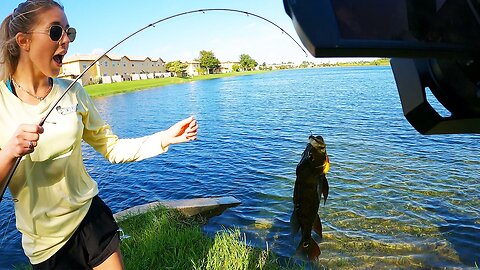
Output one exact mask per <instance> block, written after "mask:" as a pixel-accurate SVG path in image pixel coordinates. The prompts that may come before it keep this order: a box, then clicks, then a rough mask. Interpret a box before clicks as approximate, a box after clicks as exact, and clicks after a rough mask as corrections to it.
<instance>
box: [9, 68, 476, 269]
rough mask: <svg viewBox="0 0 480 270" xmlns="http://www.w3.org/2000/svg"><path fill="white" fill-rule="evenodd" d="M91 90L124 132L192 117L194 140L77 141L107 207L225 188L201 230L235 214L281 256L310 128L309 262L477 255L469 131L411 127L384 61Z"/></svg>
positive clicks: (425, 262) (359, 263)
mask: <svg viewBox="0 0 480 270" xmlns="http://www.w3.org/2000/svg"><path fill="white" fill-rule="evenodd" d="M95 103H96V105H97V107H98V109H99V111H100V113H101V114H102V116H103V117H104V119H105V120H106V121H107V122H109V123H110V124H111V125H112V126H113V128H114V131H115V132H116V133H117V134H118V135H119V136H121V137H124V138H127V137H136V136H141V135H147V134H151V133H153V132H156V131H158V130H162V129H165V128H167V127H169V126H170V125H171V124H173V123H175V122H176V121H177V120H180V119H183V118H185V117H188V116H189V115H195V117H196V118H197V119H198V122H199V125H200V133H199V137H198V140H197V141H195V142H192V143H187V144H182V145H175V146H173V147H171V149H170V150H169V152H167V153H166V154H164V155H160V156H158V157H155V158H151V159H148V160H144V161H141V162H137V163H130V164H117V165H111V164H109V163H108V162H106V161H105V160H104V159H103V158H102V157H101V156H100V155H99V154H97V153H95V152H94V151H93V150H92V149H91V148H90V147H89V146H87V145H85V146H84V150H85V151H84V159H85V163H86V166H87V169H88V171H89V172H90V174H91V175H92V177H93V178H94V179H96V180H97V181H98V183H99V188H100V196H101V197H102V198H103V199H104V200H105V201H106V202H107V204H108V205H109V206H110V207H111V208H112V210H113V211H114V212H117V211H121V210H123V209H126V208H129V207H132V206H135V205H139V204H144V203H148V202H152V201H155V200H167V199H186V198H196V197H208V196H234V197H236V198H237V199H239V200H241V201H242V204H241V205H240V206H237V207H235V208H231V209H228V210H227V211H225V212H224V213H223V214H222V215H221V216H217V217H214V218H212V219H211V220H210V221H209V223H208V224H207V225H206V226H205V227H204V231H205V232H206V233H208V234H210V235H213V234H214V233H215V232H216V231H218V230H222V228H224V227H226V228H232V227H237V228H240V230H241V231H242V233H245V235H246V238H247V241H248V242H249V243H250V244H251V245H254V246H258V247H261V248H265V247H266V245H267V244H266V243H267V242H268V247H269V248H270V249H272V250H273V251H274V252H276V253H277V254H279V255H280V256H283V257H287V258H288V257H291V256H292V255H293V254H294V253H295V249H296V247H297V245H298V243H299V241H300V237H299V235H298V236H296V237H294V238H292V237H291V234H290V225H289V220H290V215H291V211H292V194H293V186H294V183H295V167H296V165H297V163H298V162H299V160H300V157H301V154H302V152H303V150H304V149H305V146H306V143H307V139H308V136H309V135H310V134H314V135H322V136H323V138H324V139H325V142H326V144H327V152H328V154H329V157H330V162H331V169H330V172H329V173H328V175H327V178H328V179H329V183H330V195H329V198H328V200H327V203H326V204H325V205H323V204H322V205H321V206H320V210H319V212H320V217H321V219H322V222H323V226H324V238H323V241H322V242H321V243H320V248H321V250H322V255H321V257H320V260H319V263H318V265H319V266H320V265H323V266H326V267H330V268H343V267H345V268H353V267H360V268H370V267H373V268H437V267H438V268H443V267H447V268H448V267H460V268H467V267H475V262H476V263H477V264H480V254H479V252H478V250H480V215H479V214H480V196H479V195H478V192H479V191H480V182H479V181H480V157H479V155H478V149H479V146H480V142H479V138H480V137H479V136H478V135H463V134H462V135H434V136H422V135H420V134H418V133H417V132H416V131H415V130H414V129H413V128H412V127H411V126H410V125H409V124H408V122H407V121H406V120H405V118H404V116H403V114H402V109H401V105H400V100H399V98H398V93H397V89H396V86H395V82H394V78H393V74H392V72H391V69H390V68H389V67H352V68H323V69H305V70H285V71H276V72H270V73H267V74H259V75H250V76H241V77H229V78H222V79H215V80H208V81H197V82H192V83H188V84H182V85H172V86H167V87H162V88H157V89H151V90H145V91H140V92H135V93H130V94H124V95H118V96H112V97H107V98H99V99H96V100H95ZM436 106H438V105H436ZM8 196H9V195H7V197H8ZM6 201H7V200H6ZM11 208H12V204H11V202H5V203H2V205H1V206H0V211H1V212H2V216H1V217H0V225H1V228H2V229H0V261H1V263H0V269H3V268H2V267H5V269H9V268H10V265H12V264H14V263H18V262H22V261H23V262H24V261H26V258H25V257H24V255H23V252H22V250H21V247H20V236H19V235H18V233H17V232H15V227H14V219H12V220H11V221H10V216H11V215H10V213H11V211H12V209H11ZM9 221H10V222H9ZM5 228H6V229H5ZM127 234H128V232H127ZM315 239H316V240H319V238H318V237H316V238H315Z"/></svg>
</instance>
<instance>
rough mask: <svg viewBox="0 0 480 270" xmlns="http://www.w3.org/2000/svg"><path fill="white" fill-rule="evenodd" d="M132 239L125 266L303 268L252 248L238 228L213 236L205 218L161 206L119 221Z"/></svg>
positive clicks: (127, 245) (125, 251) (210, 269)
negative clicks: (203, 228)
mask: <svg viewBox="0 0 480 270" xmlns="http://www.w3.org/2000/svg"><path fill="white" fill-rule="evenodd" d="M119 224H120V226H121V227H122V229H123V231H124V232H125V234H127V235H129V236H130V238H127V239H125V240H123V242H122V245H121V249H122V254H123V257H124V262H125V267H126V269H129V270H130V269H195V270H200V269H207V270H216V269H238V270H248V269H302V268H301V266H295V265H294V264H293V263H289V262H286V263H282V264H280V263H279V261H278V259H277V258H276V257H275V255H274V254H273V253H271V252H270V251H268V250H260V249H255V248H252V247H249V246H248V245H247V243H246V239H245V237H244V236H242V235H241V233H240V230H238V229H233V230H232V229H225V230H223V231H221V232H218V233H217V234H216V236H215V237H214V238H211V237H208V236H206V235H205V234H204V233H203V232H202V231H201V225H202V224H204V220H201V219H194V218H186V217H184V216H183V215H182V214H181V213H179V212H177V211H175V210H171V209H166V208H163V207H160V208H158V209H155V210H153V211H150V212H148V213H145V214H142V215H138V216H131V217H127V218H126V219H123V220H122V221H120V222H119Z"/></svg>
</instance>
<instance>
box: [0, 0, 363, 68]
mask: <svg viewBox="0 0 480 270" xmlns="http://www.w3.org/2000/svg"><path fill="white" fill-rule="evenodd" d="M0 1H1V3H2V4H1V6H0V15H1V16H2V18H4V17H6V16H7V15H9V14H11V12H12V11H13V9H14V8H15V7H16V6H17V5H18V4H19V3H20V2H22V1H16V0H0ZM59 2H60V3H61V4H62V5H63V6H64V8H65V13H66V15H67V18H68V21H69V23H70V25H71V26H72V27H75V28H76V29H77V39H76V40H75V42H73V43H71V44H70V48H69V52H68V55H70V56H72V55H74V54H93V53H95V54H97V53H103V52H105V51H106V50H108V49H109V48H110V47H112V46H113V45H114V44H115V43H117V42H118V41H120V40H121V39H123V38H125V37H126V36H128V35H129V34H131V33H133V32H135V31H137V30H138V29H140V28H142V27H144V26H146V25H148V24H150V23H153V22H155V21H158V20H160V19H162V18H165V17H168V16H172V15H174V14H177V13H181V12H186V11H191V10H197V9H205V8H229V9H239V10H243V11H248V12H250V13H254V14H256V15H259V16H262V17H265V18H266V19H268V20H270V21H273V22H274V23H275V24H277V25H279V26H280V27H281V28H283V29H284V30H285V31H286V32H287V33H289V34H290V35H291V36H292V37H294V39H295V40H296V41H297V42H298V43H300V44H301V45H302V47H303V44H302V43H301V41H300V39H299V38H298V35H297V33H296V32H295V29H294V27H293V23H292V21H291V19H290V17H288V15H287V14H286V13H285V10H284V7H283V1H282V0H196V1H195V0H175V1H172V0H169V1H167V0H138V1H132V0H82V1H79V0H61V1H59ZM201 50H207V51H212V52H213V53H214V55H215V56H216V57H217V58H218V59H219V60H220V61H238V60H239V58H240V55H241V54H248V55H250V56H251V57H252V58H253V59H255V60H256V61H257V62H258V63H263V62H266V63H267V64H273V63H282V62H289V61H292V62H295V63H301V62H302V61H311V62H315V63H320V62H336V61H351V60H354V59H347V58H344V59H338V58H334V59H332V58H329V59H319V58H314V57H312V56H311V55H310V54H309V53H308V52H307V54H305V52H304V51H302V50H301V49H300V48H299V47H298V45H297V44H295V42H294V41H293V40H291V39H290V38H289V37H288V36H287V35H286V34H284V33H282V31H281V30H280V29H278V28H276V27H275V26H273V25H272V24H269V23H268V22H266V21H264V20H261V19H258V18H256V17H254V16H247V15H245V14H240V13H232V12H217V11H215V12H206V13H195V14H189V15H185V16H181V17H176V18H173V19H171V20H167V21H165V22H161V23H159V24H157V25H156V26H155V27H150V28H148V29H146V30H145V31H143V32H141V33H140V34H138V35H136V36H134V37H132V38H131V39H129V40H127V41H126V42H124V43H122V44H121V45H120V46H119V47H117V48H115V49H114V50H113V51H112V53H113V54H115V55H120V56H122V55H129V56H141V57H147V56H148V57H152V58H158V57H160V58H162V59H163V60H164V61H166V62H169V61H175V60H181V61H190V60H193V59H195V58H198V56H199V52H200V51H201ZM305 51H306V49H305Z"/></svg>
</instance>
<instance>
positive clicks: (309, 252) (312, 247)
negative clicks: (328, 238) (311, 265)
mask: <svg viewBox="0 0 480 270" xmlns="http://www.w3.org/2000/svg"><path fill="white" fill-rule="evenodd" d="M321 253H322V252H321V251H320V247H319V246H318V244H317V242H315V240H313V238H311V237H310V238H309V239H307V240H305V241H303V239H302V241H301V242H300V244H299V245H298V247H297V251H296V254H297V255H300V256H302V257H306V258H308V259H309V260H312V261H313V260H316V259H317V258H318V256H320V254H321Z"/></svg>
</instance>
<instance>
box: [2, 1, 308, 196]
mask: <svg viewBox="0 0 480 270" xmlns="http://www.w3.org/2000/svg"><path fill="white" fill-rule="evenodd" d="M210 11H225V12H234V13H243V14H245V15H247V16H253V17H256V18H259V19H262V20H264V21H266V22H268V23H270V24H272V25H273V26H275V27H277V28H278V29H280V30H281V31H282V33H285V34H287V36H288V37H289V38H290V39H292V40H293V41H294V42H295V43H296V44H297V45H298V47H299V48H300V49H301V50H302V51H303V52H304V53H305V56H308V54H307V52H306V51H305V50H304V49H303V47H302V46H301V45H300V44H299V43H298V42H297V41H296V40H295V39H294V38H293V37H292V36H291V35H290V34H289V33H287V31H285V30H283V28H281V27H280V26H278V25H277V24H276V23H274V22H272V21H270V20H269V19H267V18H264V17H262V16H260V15H257V14H254V13H251V12H248V11H243V10H239V9H230V8H207V9H197V10H190V11H186V12H181V13H177V14H175V15H172V16H168V17H165V18H163V19H160V20H158V21H155V22H153V23H150V24H148V25H146V26H144V27H142V28H140V29H139V30H137V31H135V32H133V33H132V34H130V35H128V36H127V37H125V38H124V39H122V40H120V41H119V42H118V43H116V44H115V45H113V46H112V47H111V48H110V49H108V50H107V51H106V52H104V53H103V54H102V55H100V56H99V57H98V58H97V59H96V60H95V61H93V62H92V63H91V64H90V65H89V66H88V67H87V68H86V69H85V70H84V71H83V72H82V73H80V75H78V76H77V78H75V80H73V81H72V82H71V83H70V84H69V85H68V87H67V88H66V89H65V91H64V93H63V94H62V95H61V96H60V97H59V98H58V99H57V100H56V101H55V103H54V104H53V106H52V107H51V108H50V109H49V110H48V112H47V114H46V115H45V117H44V118H43V119H42V120H41V121H40V123H39V124H38V125H39V126H43V124H44V123H45V121H46V119H47V117H48V116H49V115H50V113H51V112H52V111H53V110H54V108H55V107H56V106H57V105H58V103H59V102H60V101H61V100H62V98H63V97H64V96H65V95H66V94H67V93H68V91H69V90H70V89H71V88H72V87H73V86H74V85H75V84H76V83H77V82H78V80H79V79H80V78H82V77H83V75H84V74H85V73H86V72H87V71H88V70H89V69H90V68H91V67H93V66H94V65H95V64H96V63H97V62H98V61H99V60H100V59H101V58H102V57H104V56H105V55H107V53H109V52H111V51H112V50H113V49H115V48H116V47H117V46H118V45H120V44H122V43H123V42H124V41H126V40H127V39H129V38H131V37H133V36H135V35H136V34H138V33H140V32H142V31H143V30H145V29H147V28H150V27H155V25H156V24H158V23H161V22H164V21H167V20H170V19H173V18H175V17H179V16H184V15H187V14H192V13H200V12H201V13H205V12H210ZM21 159H22V157H17V159H16V160H15V164H14V166H13V167H12V169H11V170H10V171H9V173H8V176H7V181H6V183H5V185H4V186H3V187H2V192H1V193H0V203H1V202H2V200H3V195H4V194H5V191H6V190H7V187H8V185H9V184H10V181H11V180H12V177H13V174H14V173H15V170H16V169H17V167H18V165H19V164H20V161H21Z"/></svg>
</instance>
